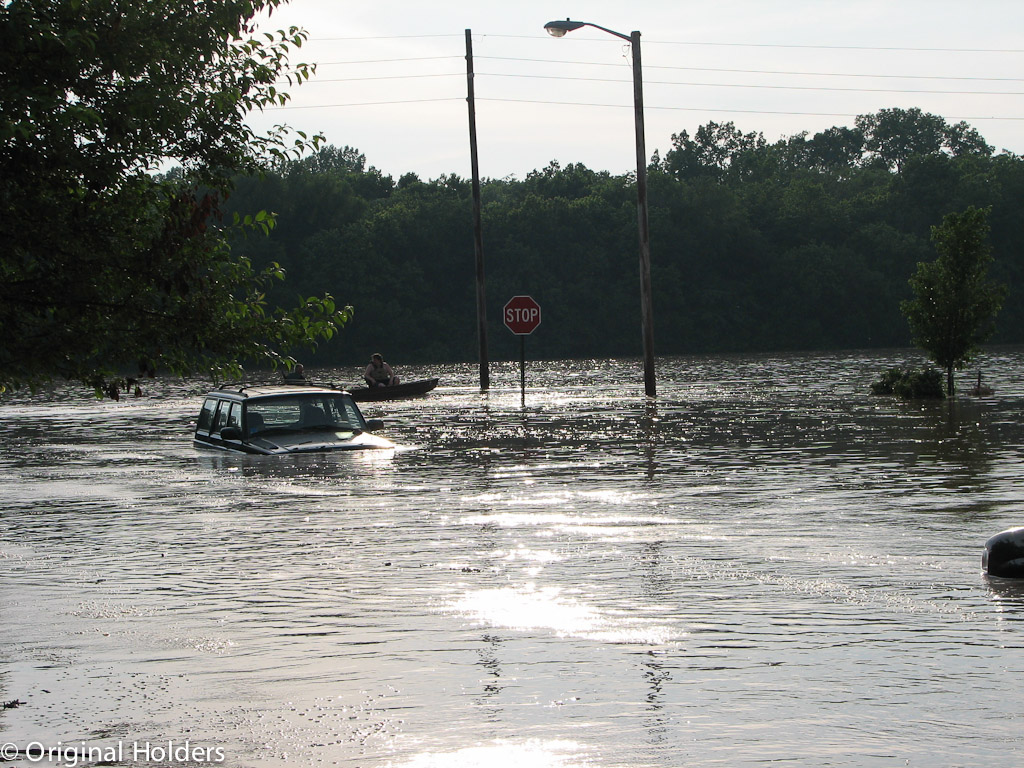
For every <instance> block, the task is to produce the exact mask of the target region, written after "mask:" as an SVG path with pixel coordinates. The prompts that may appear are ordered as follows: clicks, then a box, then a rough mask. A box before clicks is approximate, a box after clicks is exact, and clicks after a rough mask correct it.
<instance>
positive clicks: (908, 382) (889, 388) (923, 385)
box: [871, 368, 946, 400]
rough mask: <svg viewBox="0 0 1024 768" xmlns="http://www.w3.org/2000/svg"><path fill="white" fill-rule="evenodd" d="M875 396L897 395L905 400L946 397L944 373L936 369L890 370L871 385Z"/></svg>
mask: <svg viewBox="0 0 1024 768" xmlns="http://www.w3.org/2000/svg"><path fill="white" fill-rule="evenodd" d="M871 393H872V394H874V395H895V396H896V397H899V398H901V399H903V400H918V399H923V398H941V397H945V396H946V392H945V390H944V389H943V387H942V373H941V372H940V371H938V370H936V369H935V368H924V369H922V370H920V371H915V370H906V371H904V370H903V369H901V368H890V369H889V370H888V371H886V372H885V373H883V374H882V378H881V379H880V380H879V381H876V382H875V383H874V384H872V385H871Z"/></svg>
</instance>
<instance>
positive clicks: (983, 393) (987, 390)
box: [967, 369, 992, 397]
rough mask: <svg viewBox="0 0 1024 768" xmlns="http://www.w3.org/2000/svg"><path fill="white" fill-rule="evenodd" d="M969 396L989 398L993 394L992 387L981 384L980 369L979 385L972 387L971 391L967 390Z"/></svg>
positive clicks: (979, 372) (979, 373) (979, 374)
mask: <svg viewBox="0 0 1024 768" xmlns="http://www.w3.org/2000/svg"><path fill="white" fill-rule="evenodd" d="M967 394H968V395H973V396H974V397H988V396H989V395H991V394H992V387H990V386H988V385H987V384H982V383H981V370H980V369H979V370H978V383H977V384H976V385H975V386H973V387H971V388H970V389H969V390H967Z"/></svg>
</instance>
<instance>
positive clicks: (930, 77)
mask: <svg viewBox="0 0 1024 768" xmlns="http://www.w3.org/2000/svg"><path fill="white" fill-rule="evenodd" d="M476 58H477V59H492V60H494V61H523V62H529V63H537V64H574V65H578V66H592V67H619V68H621V67H622V66H623V64H622V63H621V62H615V63H611V62H607V61H567V60H565V59H526V58H519V57H514V56H477V57H476ZM650 69H676V70H685V71H689V72H729V73H733V74H748V75H794V76H800V77H878V78H896V79H907V80H992V81H998V82H1003V81H1006V82H1024V78H1022V77H965V76H962V75H896V74H891V73H888V74H870V73H859V74H858V73H852V72H792V71H786V70H772V69H723V68H721V67H679V66H670V65H665V64H644V70H650Z"/></svg>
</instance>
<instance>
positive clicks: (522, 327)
mask: <svg viewBox="0 0 1024 768" xmlns="http://www.w3.org/2000/svg"><path fill="white" fill-rule="evenodd" d="M502 318H503V319H504V321H505V325H506V326H507V327H508V329H509V330H510V331H512V333H514V334H515V335H516V336H529V335H530V334H531V333H533V332H534V331H535V330H536V328H537V326H538V325H540V304H538V303H537V302H536V301H534V300H533V298H532V297H530V296H513V297H512V298H511V299H509V300H508V303H507V304H506V305H505V309H504V310H503V311H502Z"/></svg>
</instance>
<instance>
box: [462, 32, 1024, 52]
mask: <svg viewBox="0 0 1024 768" xmlns="http://www.w3.org/2000/svg"><path fill="white" fill-rule="evenodd" d="M474 36H476V35H474ZM481 37H507V38H514V39H526V40H536V39H538V38H539V37H540V36H539V35H488V34H481ZM573 39H574V40H577V41H581V42H582V41H589V42H608V40H607V39H606V38H604V37H587V36H585V35H577V36H575V37H574V38H573ZM643 44H644V45H687V46H712V47H727V48H794V49H797V50H801V49H812V50H825V51H910V52H919V53H1024V49H1019V48H924V47H910V46H881V45H797V44H792V43H723V42H714V41H707V40H656V39H653V38H647V37H645V38H644V39H643Z"/></svg>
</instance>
